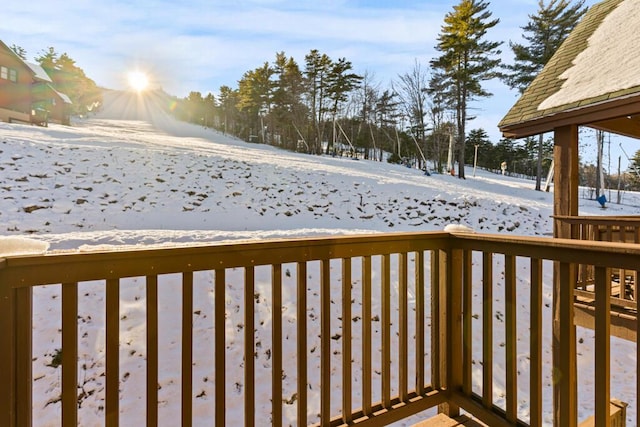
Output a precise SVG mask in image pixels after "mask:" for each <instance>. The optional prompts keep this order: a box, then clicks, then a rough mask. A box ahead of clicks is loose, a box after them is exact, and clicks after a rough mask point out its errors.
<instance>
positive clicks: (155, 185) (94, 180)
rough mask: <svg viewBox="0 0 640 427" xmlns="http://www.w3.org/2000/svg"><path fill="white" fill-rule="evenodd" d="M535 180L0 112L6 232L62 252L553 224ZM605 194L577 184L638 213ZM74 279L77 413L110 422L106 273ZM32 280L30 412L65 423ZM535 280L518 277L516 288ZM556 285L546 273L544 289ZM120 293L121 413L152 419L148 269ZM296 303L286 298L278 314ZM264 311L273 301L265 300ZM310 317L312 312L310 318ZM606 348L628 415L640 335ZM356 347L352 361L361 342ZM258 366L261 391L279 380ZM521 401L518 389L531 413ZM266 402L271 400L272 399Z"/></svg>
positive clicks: (199, 401) (545, 229)
mask: <svg viewBox="0 0 640 427" xmlns="http://www.w3.org/2000/svg"><path fill="white" fill-rule="evenodd" d="M533 186H534V184H533V182H531V181H523V180H518V179H512V178H508V177H503V176H499V175H494V174H490V173H486V172H483V171H480V170H478V171H477V174H476V176H475V177H474V176H473V171H472V170H471V169H467V179H466V180H459V179H457V178H455V177H452V176H449V175H432V176H430V177H428V176H425V175H424V174H422V172H421V171H418V170H415V169H409V168H406V167H403V166H398V165H390V164H386V163H378V162H370V161H366V160H352V159H349V158H339V157H336V158H334V157H325V156H309V155H305V154H297V153H291V152H286V151H281V150H279V149H277V148H274V147H269V146H264V145H257V144H249V143H245V142H242V141H238V140H236V139H234V138H231V137H229V136H225V135H222V134H220V133H217V132H215V131H212V130H208V129H203V128H200V127H197V126H193V125H189V124H185V123H179V122H175V121H173V120H171V119H169V118H168V117H164V118H162V120H150V121H142V120H115V119H113V118H112V117H105V116H103V117H96V118H91V119H85V120H79V121H77V122H76V123H74V126H73V127H63V126H57V125H51V126H50V127H48V128H37V127H31V126H24V125H17V124H6V123H0V188H1V191H2V197H0V236H5V237H11V236H13V237H16V236H21V237H30V238H33V239H37V240H38V241H40V242H43V244H48V245H49V251H53V252H62V251H78V250H81V251H87V250H93V249H105V248H109V247H111V246H112V245H117V247H118V248H122V247H129V246H132V247H135V246H137V245H157V246H164V245H188V244H192V243H196V242H197V243H203V242H220V241H227V240H238V239H242V240H246V239H265V238H272V237H299V236H311V235H329V234H348V233H371V232H376V233H377V232H395V231H427V230H442V229H443V228H444V227H445V226H446V225H448V224H462V225H467V226H470V227H472V228H473V229H474V230H476V231H477V232H481V233H485V232H486V233H512V234H517V235H542V236H550V235H551V232H552V223H551V219H550V215H551V214H552V199H553V194H552V193H543V192H536V191H534V190H533ZM607 206H608V208H607V210H606V211H603V210H602V209H600V207H599V205H598V204H597V203H596V202H595V201H593V200H581V206H580V210H581V214H595V215H598V214H603V213H606V214H607V215H638V214H640V197H639V196H637V195H635V194H630V193H625V194H624V196H623V204H621V205H615V204H608V205H607ZM1 244H2V239H0V245H1ZM258 274H262V273H258ZM310 274H311V275H313V274H315V273H310ZM205 276H206V275H205ZM202 279H205V280H206V279H207V277H202ZM209 279H210V278H209ZM166 280H167V286H166V288H167V289H169V290H170V291H168V292H167V294H166V295H164V296H161V302H160V303H161V313H163V315H162V316H161V319H160V321H161V330H164V331H167V334H166V336H164V337H163V338H162V339H163V340H164V341H161V348H164V349H167V352H166V353H164V354H165V355H164V356H163V357H165V358H166V360H161V364H162V366H166V367H167V368H166V369H163V371H162V372H161V376H160V387H161V389H160V399H161V404H160V413H161V417H160V418H161V420H163V422H166V424H164V425H171V424H172V422H171V416H172V414H173V416H175V414H177V413H179V409H178V408H179V407H178V406H177V405H178V404H179V391H180V389H179V388H180V379H179V362H176V361H177V360H179V353H180V350H179V343H180V340H179V333H180V332H179V323H180V322H179V320H176V319H179V317H177V316H179V311H176V310H175V309H174V310H172V306H173V304H172V302H173V301H174V300H175V295H176V294H175V293H176V292H178V290H179V289H178V288H179V280H178V279H177V278H170V277H169V278H166ZM210 281H211V280H209V282H210ZM286 281H287V279H286V278H285V282H286ZM228 282H230V283H233V280H232V279H228ZM259 283H260V281H259ZM81 286H82V287H81V292H80V304H81V307H80V311H81V313H80V316H79V317H80V318H79V322H80V326H79V328H80V329H79V330H80V333H81V337H82V338H81V344H80V345H81V348H80V353H81V354H80V358H81V362H80V363H81V367H80V375H79V381H80V382H81V384H80V389H81V394H80V396H81V399H80V405H81V406H80V419H81V424H82V425H102V416H103V413H102V407H101V405H102V404H103V403H102V401H101V399H102V395H101V393H102V391H101V390H103V387H104V385H103V384H102V378H101V377H100V372H101V369H103V368H102V367H103V363H104V360H103V359H102V358H101V357H103V356H104V336H103V332H104V331H103V327H102V322H103V319H104V305H103V304H104V300H103V296H104V295H103V293H102V290H101V288H100V285H98V284H93V283H88V284H82V285H81ZM285 286H287V285H286V283H285ZM258 290H259V292H260V295H261V296H259V297H258V299H260V298H262V299H264V300H268V297H269V293H270V292H269V290H268V289H267V288H266V286H265V288H264V289H258ZM172 292H174V293H172ZM198 292H202V294H200V295H196V297H195V301H196V306H195V307H194V316H195V317H194V325H195V331H194V334H195V335H194V337H195V340H196V342H198V343H200V344H201V346H199V349H198V351H196V359H197V360H196V361H195V362H194V363H195V366H194V387H201V389H197V390H194V396H195V398H194V414H195V417H196V419H195V425H201V424H203V423H204V420H205V419H206V418H207V417H208V416H210V415H211V411H212V402H213V399H214V394H213V388H212V387H213V384H212V381H211V380H210V377H207V375H211V372H210V371H207V367H208V366H210V365H209V364H210V359H211V358H212V348H213V346H212V344H211V330H212V323H210V320H211V319H210V318H209V317H207V315H206V314H204V313H210V312H211V311H210V310H212V308H211V298H210V295H209V293H210V292H211V290H210V289H201V290H200V291H198ZM519 292H520V291H519ZM35 295H36V301H35V309H34V310H35V316H36V319H35V322H34V325H35V326H34V328H35V331H34V337H35V343H34V380H35V383H34V391H35V393H36V396H35V398H34V414H35V417H34V418H35V422H34V424H35V425H41V426H49V425H58V422H59V421H58V418H57V417H59V414H60V404H59V402H58V401H57V396H58V395H59V390H60V370H59V366H57V364H56V363H55V360H56V354H57V349H59V348H60V337H59V333H58V328H59V320H58V316H59V311H60V301H59V289H58V288H57V287H53V286H52V287H47V288H44V289H39V290H38V291H37V292H36V293H35ZM285 295H286V294H285ZM526 295H527V292H525V291H524V290H523V291H522V295H521V296H519V298H520V297H524V298H527V297H526ZM549 295H550V282H549V278H548V277H547V278H545V298H548V297H549ZM121 297H122V301H123V302H122V304H121V305H122V307H121V330H122V335H121V340H122V341H121V344H122V347H123V349H122V351H121V369H122V373H123V377H122V402H121V410H122V411H126V412H127V416H128V418H127V423H126V424H127V425H129V422H131V425H136V424H143V423H144V405H143V404H142V402H144V388H143V383H144V377H143V376H142V375H143V372H144V370H143V367H144V348H143V343H144V334H145V332H144V301H143V299H144V287H143V283H139V281H138V280H136V279H131V280H130V281H127V283H126V284H123V287H122V291H121ZM290 298H294V299H295V297H291V296H285V304H287V303H292V304H293V302H292V301H290V300H289V299H290ZM227 299H228V303H227V307H228V310H229V312H230V316H231V318H233V319H235V317H234V316H238V318H240V319H241V316H242V310H241V307H240V306H241V304H242V303H241V301H242V290H241V289H235V288H234V287H233V285H230V289H229V290H228V291H227ZM172 313H173V314H172ZM294 313H295V310H294ZM294 313H291V311H289V312H287V313H286V314H285V318H286V316H292V315H293V314H294ZM174 315H175V316H176V317H172V316H174ZM258 315H259V316H262V317H263V318H268V316H269V314H268V312H264V311H259V313H258ZM547 315H548V309H547ZM337 317H338V315H336V318H337ZM315 318H316V320H317V316H316V317H315ZM524 320H526V319H524ZM266 324H267V325H268V322H267V323H266ZM285 324H286V321H285ZM314 325H315V326H314ZM316 326H318V325H317V322H316V323H315V324H314V323H312V324H311V326H310V328H314V327H316ZM238 327H241V325H240V326H238ZM292 327H293V326H292ZM522 327H523V328H526V327H527V326H526V325H525V324H523V326H522ZM235 334H240V332H239V331H235ZM257 334H258V337H257V340H258V341H265V342H266V341H268V339H269V336H270V333H269V331H268V330H267V328H266V327H261V326H257ZM231 335H232V336H233V335H234V334H231ZM312 335H313V334H312V333H310V336H312ZM578 338H579V344H578V350H579V353H580V358H581V361H580V365H579V366H580V367H581V368H580V369H582V366H588V365H592V364H593V354H594V350H593V348H592V342H593V333H592V331H589V330H583V329H579V331H578ZM228 344H229V343H228ZM310 345H312V344H311V343H310ZM292 351H295V349H291V348H288V347H286V343H285V352H286V353H287V354H292V353H291V352H292ZM258 353H259V356H258V357H259V361H257V365H256V366H263V365H264V367H265V369H266V367H268V363H269V362H268V357H267V352H266V350H265V349H262V350H261V351H258ZM548 353H550V350H549V352H548ZM612 353H613V354H612V369H613V370H615V372H612V377H613V381H614V382H615V383H614V384H612V396H613V397H617V398H619V399H621V400H623V401H626V402H628V403H630V407H629V408H628V419H629V422H630V423H631V424H630V425H633V424H634V423H635V390H634V387H635V386H634V385H635V380H633V381H632V378H635V375H636V372H635V366H636V365H635V358H636V356H635V344H632V343H628V342H625V341H621V340H617V339H614V340H613V344H612ZM234 357H237V358H238V359H234ZM241 358H242V357H241V353H239V352H238V353H232V356H228V360H241ZM354 359H355V361H354V363H355V364H356V365H357V363H358V360H359V359H358V356H357V355H356V356H354ZM258 362H259V363H258ZM354 369H358V367H357V366H354ZM523 369H526V367H525V368H523ZM591 369H592V368H591ZM265 372H267V371H265ZM227 375H228V380H229V386H228V393H227V395H228V396H229V398H228V399H229V402H228V407H229V410H228V420H229V425H239V424H240V423H241V421H242V418H243V408H242V405H241V403H240V400H239V398H238V396H241V394H242V381H243V380H242V370H241V367H240V366H235V365H234V366H228V373H227ZM265 375H266V374H265ZM496 376H497V375H496ZM497 377H498V376H497ZM580 378H581V379H585V382H584V383H582V384H581V386H580V392H581V395H582V394H584V396H593V388H592V386H593V384H592V376H590V373H589V368H588V367H585V368H584V370H581V376H580ZM545 381H548V378H545ZM264 382H265V384H264V387H265V388H264V393H267V394H268V393H269V392H270V385H269V384H266V383H267V381H264ZM496 383H497V384H496V389H497V390H496V391H495V392H494V394H495V396H496V401H498V402H499V401H500V392H499V391H500V388H501V383H500V380H499V379H497V380H496ZM284 387H285V396H284V397H285V398H286V397H287V396H290V395H292V393H293V392H294V390H293V389H292V387H293V385H292V383H290V382H288V380H286V381H285V386H284ZM260 392H261V389H260V388H259V389H258V393H260ZM287 393H289V394H288V395H287ZM522 399H524V400H526V397H524V398H522ZM545 399H547V401H548V399H550V396H545ZM312 400H313V399H312ZM583 400H584V401H588V399H587V398H585V399H581V402H582V401H583ZM525 403H526V402H523V404H522V405H521V406H522V411H523V412H522V414H521V415H524V416H526V404H525ZM259 410H264V411H266V412H265V414H264V416H265V417H268V416H269V415H268V408H266V409H265V408H262V409H260V408H259ZM172 411H173V412H172ZM309 413H310V414H315V413H317V408H310V412H309ZM591 413H592V407H590V406H589V405H586V406H585V407H584V408H580V418H581V419H583V418H584V417H586V416H587V415H589V414H591ZM294 414H295V405H291V410H285V417H294ZM263 419H268V418H263ZM291 419H295V418H291ZM234 423H238V424H234Z"/></svg>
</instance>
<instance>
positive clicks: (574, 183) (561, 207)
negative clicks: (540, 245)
mask: <svg viewBox="0 0 640 427" xmlns="http://www.w3.org/2000/svg"><path fill="white" fill-rule="evenodd" d="M554 144H555V146H554V148H553V163H554V175H555V180H554V185H553V214H554V215H556V216H577V215H578V127H577V126H575V125H574V126H565V127H561V128H558V129H556V130H555V134H554ZM553 236H554V237H562V238H570V237H571V225H570V224H568V223H564V224H563V223H561V222H560V221H557V220H556V221H555V223H554V228H553Z"/></svg>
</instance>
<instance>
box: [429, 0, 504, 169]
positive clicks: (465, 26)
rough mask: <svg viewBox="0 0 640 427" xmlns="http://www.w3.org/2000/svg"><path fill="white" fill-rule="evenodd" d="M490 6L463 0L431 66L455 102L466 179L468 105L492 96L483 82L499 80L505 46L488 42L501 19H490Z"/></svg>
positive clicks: (449, 16) (442, 34)
mask: <svg viewBox="0 0 640 427" xmlns="http://www.w3.org/2000/svg"><path fill="white" fill-rule="evenodd" d="M488 6H489V3H488V2H483V1H478V0H461V1H460V3H459V4H458V5H456V6H454V8H453V11H452V12H449V13H447V15H446V16H445V18H444V25H443V26H442V28H441V30H440V34H439V35H438V44H437V46H436V50H438V51H439V52H441V53H442V55H441V56H439V57H437V58H435V59H434V60H432V61H431V65H432V67H433V68H435V69H436V70H437V71H438V72H439V73H440V74H441V76H442V77H443V79H444V81H445V82H446V83H447V84H448V85H449V87H450V89H449V93H448V95H449V97H450V98H451V99H452V100H453V104H454V108H455V116H456V117H455V118H456V128H457V132H456V139H457V149H458V176H459V177H460V178H464V177H465V176H464V160H465V126H466V122H467V121H468V120H470V119H471V118H470V117H468V116H467V110H468V108H469V102H470V101H472V100H474V99H477V98H479V97H489V96H491V93H489V92H487V91H486V90H485V89H483V88H482V84H481V83H482V82H483V81H486V80H490V79H493V78H495V77H499V76H500V73H499V72H498V71H497V68H498V67H499V66H500V65H501V61H500V58H499V57H498V55H500V53H501V52H500V50H499V49H498V47H499V46H500V45H501V44H502V42H492V41H488V40H486V39H485V36H486V33H487V31H488V30H489V29H491V28H493V27H494V26H496V25H497V24H498V22H499V19H491V12H490V11H489V10H488V9H487V8H488Z"/></svg>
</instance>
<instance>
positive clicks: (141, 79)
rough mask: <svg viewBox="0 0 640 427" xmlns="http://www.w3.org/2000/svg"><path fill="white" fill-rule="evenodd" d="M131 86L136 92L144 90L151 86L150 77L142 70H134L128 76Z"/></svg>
mask: <svg viewBox="0 0 640 427" xmlns="http://www.w3.org/2000/svg"><path fill="white" fill-rule="evenodd" d="M127 80H128V81H129V86H130V87H131V89H133V90H135V91H136V92H142V91H143V90H145V89H146V88H147V87H148V86H149V77H148V76H147V75H146V74H145V73H143V72H142V71H132V72H130V73H129V75H128V76H127Z"/></svg>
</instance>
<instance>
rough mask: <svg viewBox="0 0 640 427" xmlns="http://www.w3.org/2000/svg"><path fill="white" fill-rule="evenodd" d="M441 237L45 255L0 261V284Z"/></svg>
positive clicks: (300, 258) (353, 251)
mask: <svg viewBox="0 0 640 427" xmlns="http://www.w3.org/2000/svg"><path fill="white" fill-rule="evenodd" d="M449 237H450V236H449V234H448V233H445V232H426V233H425V232H422V233H385V234H372V235H352V236H340V237H314V238H298V239H286V240H285V239H274V240H265V241H259V242H232V244H230V243H229V242H220V243H214V244H208V245H198V246H188V247H173V248H157V249H127V250H111V251H104V250H101V251H96V252H82V253H63V254H55V253H51V254H45V255H31V256H24V255H21V256H19V257H7V258H4V259H0V282H1V283H10V284H11V287H14V288H18V287H29V286H38V285H44V284H49V283H60V282H81V281H89V280H99V279H117V278H126V277H139V276H146V275H154V274H171V273H181V272H188V271H202V270H210V269H216V268H237V267H250V266H260V265H272V264H273V263H283V264H284V263H293V262H306V261H314V260H322V259H332V258H333V259H335V258H345V257H357V256H372V255H382V254H391V253H397V252H412V251H420V250H430V249H443V250H444V249H446V248H447V247H448V244H449V243H448V242H449V240H450V238H449Z"/></svg>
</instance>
